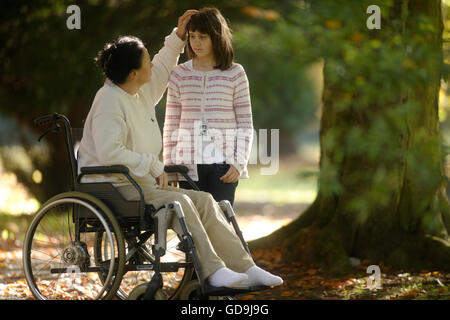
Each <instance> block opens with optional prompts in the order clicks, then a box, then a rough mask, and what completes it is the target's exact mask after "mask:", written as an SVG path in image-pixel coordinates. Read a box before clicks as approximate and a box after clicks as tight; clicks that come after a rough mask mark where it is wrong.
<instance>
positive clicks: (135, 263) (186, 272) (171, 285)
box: [94, 230, 194, 300]
mask: <svg viewBox="0 0 450 320" xmlns="http://www.w3.org/2000/svg"><path fill="white" fill-rule="evenodd" d="M104 242H105V233H104V232H99V233H97V238H96V246H95V250H94V252H95V259H96V260H97V261H98V262H99V263H101V261H105V260H109V259H110V252H108V251H107V250H105V246H104ZM179 242H180V240H179V237H178V235H177V233H176V232H175V231H173V230H168V232H167V245H166V254H165V255H164V256H163V257H161V262H162V263H188V262H189V260H188V255H187V254H186V253H184V252H183V251H180V250H178V249H177V244H178V243H179ZM130 243H131V241H127V243H126V257H127V259H126V260H127V261H126V264H125V272H124V274H123V277H122V282H121V284H120V288H119V289H118V291H117V297H118V298H120V299H122V300H126V299H133V298H132V297H130V295H131V293H132V291H134V289H137V287H141V289H142V287H144V286H145V285H146V284H147V283H148V282H150V280H151V279H152V277H153V275H154V271H152V270H151V266H152V265H153V264H154V262H155V258H154V256H153V254H152V251H151V248H152V245H153V244H154V235H152V236H151V237H150V238H149V240H147V242H146V243H145V244H143V245H141V246H139V247H137V246H134V245H131V244H130ZM106 249H107V248H106ZM127 269H128V271H127ZM193 273H194V270H193V267H186V268H185V267H183V268H179V269H178V270H176V271H169V272H165V271H162V272H161V275H162V278H163V288H162V290H161V294H162V295H164V296H165V297H166V299H169V300H174V299H177V298H178V296H179V294H180V292H181V290H182V288H183V287H184V285H185V284H186V283H187V282H188V281H189V280H191V278H192V275H193ZM144 291H145V290H144ZM157 293H158V292H157ZM139 294H141V292H140V291H139V290H138V291H134V292H133V296H136V295H139ZM162 295H161V296H162Z"/></svg>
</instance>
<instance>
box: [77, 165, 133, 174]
mask: <svg viewBox="0 0 450 320" xmlns="http://www.w3.org/2000/svg"><path fill="white" fill-rule="evenodd" d="M80 171H81V173H84V174H107V173H123V174H128V173H130V170H129V169H128V167H126V166H122V165H114V166H96V167H83V168H81V169H80Z"/></svg>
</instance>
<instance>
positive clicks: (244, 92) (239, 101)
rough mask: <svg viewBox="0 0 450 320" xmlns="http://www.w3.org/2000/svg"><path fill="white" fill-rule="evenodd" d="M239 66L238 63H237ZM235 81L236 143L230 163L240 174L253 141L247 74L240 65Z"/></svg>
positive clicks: (228, 161)
mask: <svg viewBox="0 0 450 320" xmlns="http://www.w3.org/2000/svg"><path fill="white" fill-rule="evenodd" d="M239 66H240V65H239ZM240 69H241V70H240V72H239V74H238V77H237V80H236V82H235V88H234V97H233V108H234V113H235V116H236V125H237V133H236V145H235V146H234V159H233V160H234V161H233V162H234V163H233V162H231V161H230V160H229V159H228V160H227V161H226V162H227V163H228V164H232V165H233V166H234V167H235V168H236V169H237V170H238V171H239V175H241V174H242V171H243V170H244V168H245V166H246V165H247V162H248V159H249V158H250V151H251V146H252V141H253V116H252V107H251V102H250V90H249V83H248V78H247V74H246V73H245V70H244V68H243V67H242V66H240Z"/></svg>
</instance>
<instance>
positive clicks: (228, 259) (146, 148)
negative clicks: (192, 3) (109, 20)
mask: <svg viewBox="0 0 450 320" xmlns="http://www.w3.org/2000/svg"><path fill="white" fill-rule="evenodd" d="M195 12H197V11H196V10H188V11H187V12H186V13H185V14H184V15H183V16H182V17H181V18H180V20H179V23H178V28H176V29H174V31H173V32H172V33H171V34H170V35H169V36H167V37H166V39H165V43H164V47H163V48H162V49H161V50H160V51H159V52H158V54H156V55H155V56H154V58H153V59H151V57H150V55H149V53H148V51H147V49H146V48H145V46H144V44H143V43H142V41H141V40H140V39H138V38H136V37H132V36H122V37H119V38H118V39H117V40H115V41H114V42H113V43H108V44H106V45H105V46H104V48H103V49H102V50H101V51H100V52H99V53H98V55H97V57H96V63H97V65H98V66H99V68H100V69H101V71H102V72H103V74H104V75H105V77H106V81H105V83H104V85H103V87H101V88H100V89H99V90H98V92H97V94H96V96H95V98H94V101H93V104H92V107H91V109H90V111H89V114H88V116H87V118H86V121H85V124H84V130H83V138H82V140H81V143H80V148H79V155H78V164H79V165H78V168H81V167H89V166H110V165H124V166H126V167H127V168H128V169H129V172H130V175H131V176H132V177H133V178H134V179H135V181H136V182H137V183H138V184H139V185H140V187H141V188H142V192H143V195H144V199H145V202H146V204H152V205H153V206H154V207H155V208H158V207H160V206H162V205H164V204H165V203H168V202H170V201H178V202H179V203H180V205H181V208H182V210H183V212H184V215H185V221H186V224H187V227H188V228H189V231H190V232H191V234H192V238H193V242H194V244H195V249H196V253H197V255H198V258H199V259H198V260H199V263H200V267H201V269H202V273H203V277H204V278H205V279H208V280H209V283H210V285H212V286H214V287H229V288H232V287H249V286H257V285H265V286H272V287H273V286H276V285H280V284H282V283H283V280H282V279H281V278H280V277H277V276H275V275H272V274H270V273H269V272H267V271H265V270H263V269H261V268H259V267H257V266H256V265H255V263H254V261H253V259H252V257H251V256H250V254H249V253H248V252H247V251H246V249H245V248H244V246H243V244H242V242H241V240H240V239H239V237H238V236H237V235H236V234H235V233H234V232H233V230H232V228H231V226H230V224H229V223H228V222H227V221H226V219H225V217H224V214H223V211H222V209H221V206H220V205H219V204H218V203H217V202H216V201H215V200H214V198H213V197H212V196H211V194H209V193H206V192H201V191H195V190H186V189H180V188H176V187H173V186H168V184H167V174H166V172H165V171H164V165H163V163H162V162H161V161H160V160H159V155H160V152H161V149H162V137H161V133H160V129H159V126H158V122H157V119H156V117H155V105H156V104H157V103H158V101H159V100H160V99H161V97H162V95H163V94H164V91H165V89H166V87H167V83H168V80H169V75H170V72H171V71H172V69H173V68H174V67H175V66H176V64H177V61H178V57H179V54H180V53H181V52H182V50H183V48H184V46H185V43H186V40H185V38H186V30H185V27H186V24H187V22H188V21H189V19H190V16H191V15H192V14H194V13H195ZM100 181H101V182H105V181H106V182H111V183H113V185H114V186H115V187H116V188H117V190H118V191H119V192H120V193H121V194H122V195H123V196H124V197H125V199H127V200H137V199H139V194H138V192H137V191H136V189H135V188H134V187H133V186H132V185H131V184H130V183H129V182H128V181H127V180H126V179H123V178H122V177H121V176H119V175H113V174H108V175H89V176H84V177H83V179H82V182H100Z"/></svg>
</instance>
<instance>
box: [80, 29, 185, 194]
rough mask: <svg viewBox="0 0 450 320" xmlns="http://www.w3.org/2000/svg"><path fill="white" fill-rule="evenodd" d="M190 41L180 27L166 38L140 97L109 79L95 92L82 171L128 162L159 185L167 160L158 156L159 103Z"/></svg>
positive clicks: (135, 173)
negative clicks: (179, 35) (180, 32)
mask: <svg viewBox="0 0 450 320" xmlns="http://www.w3.org/2000/svg"><path fill="white" fill-rule="evenodd" d="M184 45H185V41H182V40H181V39H180V38H179V37H178V36H177V35H176V28H175V29H174V30H173V31H172V33H171V34H170V35H169V36H167V37H166V39H165V42H164V47H163V48H162V49H161V50H160V51H159V52H158V54H156V55H155V57H154V58H153V60H152V63H153V65H154V66H153V68H152V76H151V80H150V82H149V83H146V84H144V85H143V86H142V87H141V88H140V89H139V92H138V93H137V94H136V95H131V94H129V93H127V92H126V91H124V90H122V89H121V88H120V87H118V86H116V85H115V84H114V83H113V82H111V81H109V80H107V81H105V84H104V85H103V87H102V88H100V90H98V91H97V94H96V95H95V98H94V102H93V103H92V107H91V109H90V111H89V114H88V116H87V118H86V122H85V125H84V130H83V138H82V140H81V143H80V148H79V158H78V170H79V171H80V168H81V167H87V166H110V165H125V166H127V167H128V168H129V169H130V175H131V176H132V177H133V178H134V179H135V180H136V182H137V183H138V184H140V185H143V186H150V187H154V188H156V187H157V184H156V179H155V178H156V177H159V176H160V175H161V174H162V172H163V170H164V164H163V163H162V162H161V161H160V160H159V155H160V153H161V149H162V137H161V132H160V129H159V125H158V122H157V119H156V116H155V105H156V104H157V103H158V102H159V100H160V99H161V97H162V95H163V94H164V92H165V90H166V88H167V83H168V80H169V75H170V73H171V71H172V69H173V68H174V67H175V66H176V65H177V62H178V57H179V55H180V53H181V52H182V51H183V48H184ZM99 181H107V182H112V183H113V184H114V185H116V186H121V185H127V184H129V182H128V180H126V178H124V177H123V176H122V175H119V174H117V175H116V174H113V175H89V176H84V177H83V180H82V182H99Z"/></svg>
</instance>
